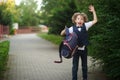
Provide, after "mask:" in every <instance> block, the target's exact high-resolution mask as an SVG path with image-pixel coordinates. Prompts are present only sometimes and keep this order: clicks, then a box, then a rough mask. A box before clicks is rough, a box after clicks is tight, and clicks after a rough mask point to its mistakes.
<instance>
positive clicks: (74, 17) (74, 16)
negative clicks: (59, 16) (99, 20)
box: [72, 12, 88, 23]
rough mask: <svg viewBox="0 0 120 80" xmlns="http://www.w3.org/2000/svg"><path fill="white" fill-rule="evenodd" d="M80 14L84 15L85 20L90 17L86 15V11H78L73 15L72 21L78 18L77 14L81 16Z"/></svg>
mask: <svg viewBox="0 0 120 80" xmlns="http://www.w3.org/2000/svg"><path fill="white" fill-rule="evenodd" d="M79 15H80V16H83V18H84V21H85V22H87V21H88V17H87V15H86V14H85V13H80V12H76V13H74V14H73V16H72V22H73V23H75V20H76V18H77V16H79Z"/></svg>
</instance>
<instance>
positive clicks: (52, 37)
mask: <svg viewBox="0 0 120 80" xmlns="http://www.w3.org/2000/svg"><path fill="white" fill-rule="evenodd" d="M38 36H39V37H41V38H43V39H46V40H48V41H50V42H52V43H54V44H57V45H59V44H60V42H61V41H62V40H63V37H61V36H60V35H54V34H47V33H39V34H38Z"/></svg>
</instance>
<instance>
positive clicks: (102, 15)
mask: <svg viewBox="0 0 120 80" xmlns="http://www.w3.org/2000/svg"><path fill="white" fill-rule="evenodd" d="M43 2H44V6H43V7H42V9H43V15H44V17H45V18H42V19H45V20H44V23H46V24H47V25H48V26H50V27H51V28H50V32H49V33H53V34H59V33H60V31H61V30H62V29H64V26H65V25H67V26H71V25H72V24H71V17H72V15H73V13H74V12H76V11H80V12H84V13H86V14H87V15H88V18H89V20H92V17H93V16H92V14H91V13H90V12H89V11H88V6H89V5H90V4H93V5H94V6H95V9H96V13H97V16H98V23H97V24H96V25H94V26H93V27H92V28H90V30H89V35H90V38H89V39H90V45H89V55H91V56H92V57H93V58H94V59H95V60H99V61H101V64H102V65H103V70H104V71H105V72H106V74H107V76H108V77H109V78H110V79H111V80H120V77H119V76H120V67H119V66H120V64H119V63H120V45H119V42H120V36H119V34H120V23H119V22H120V15H119V13H120V10H119V8H120V5H119V3H120V0H117V1H116V0H74V1H73V0H57V1H55V0H43ZM58 3H59V4H58ZM54 6H56V7H54Z"/></svg>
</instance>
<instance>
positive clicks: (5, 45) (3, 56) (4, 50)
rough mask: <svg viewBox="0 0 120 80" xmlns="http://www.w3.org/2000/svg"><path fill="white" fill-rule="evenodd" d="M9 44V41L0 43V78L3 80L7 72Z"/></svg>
mask: <svg viewBox="0 0 120 80" xmlns="http://www.w3.org/2000/svg"><path fill="white" fill-rule="evenodd" d="M9 44H10V42H9V41H3V42H0V78H3V75H4V72H5V70H6V65H7V60H8V52H9Z"/></svg>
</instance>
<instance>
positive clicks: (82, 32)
mask: <svg viewBox="0 0 120 80" xmlns="http://www.w3.org/2000/svg"><path fill="white" fill-rule="evenodd" d="M89 11H90V12H92V13H93V20H92V21H89V22H87V15H86V14H84V13H74V15H73V16H72V22H73V23H74V24H75V25H74V26H72V27H70V28H69V32H70V33H72V32H73V31H74V32H76V33H77V35H78V46H79V47H78V50H77V51H76V52H75V54H74V56H73V62H72V63H73V67H72V80H77V72H78V66H79V56H81V61H82V64H81V65H82V76H83V80H87V45H88V43H89V42H88V34H87V31H88V29H89V28H90V27H91V26H93V25H94V24H95V23H97V16H96V11H95V9H94V6H93V5H90V6H89ZM61 35H65V29H64V30H62V31H61Z"/></svg>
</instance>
